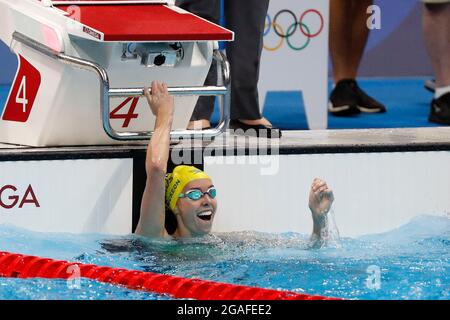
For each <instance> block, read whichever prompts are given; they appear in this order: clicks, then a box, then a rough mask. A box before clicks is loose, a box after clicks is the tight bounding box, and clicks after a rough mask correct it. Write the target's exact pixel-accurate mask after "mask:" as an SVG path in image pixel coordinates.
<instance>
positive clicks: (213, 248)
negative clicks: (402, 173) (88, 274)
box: [0, 216, 450, 300]
mask: <svg viewBox="0 0 450 320" xmlns="http://www.w3.org/2000/svg"><path fill="white" fill-rule="evenodd" d="M308 238H309V237H308V236H307V235H301V234H297V233H285V234H267V233H256V232H239V233H221V234H215V235H211V236H207V237H204V238H201V239H194V240H187V241H184V242H180V241H173V240H172V241H149V240H147V239H144V238H142V237H138V236H135V235H128V236H124V237H111V236H105V235H83V236H80V235H71V234H45V233H36V232H30V231H26V230H23V229H19V228H15V227H11V226H6V225H0V239H2V240H1V243H0V251H10V252H17V253H23V254H31V255H40V256H45V257H50V258H54V259H65V260H70V261H79V262H82V263H94V264H97V265H106V266H113V267H123V268H129V269H136V270H142V271H152V272H160V273H167V274H172V275H180V276H184V277H189V278H201V279H207V280H214V281H221V282H228V283H235V284H241V285H250V286H259V287H265V288H272V289H285V290H291V291H295V292H300V293H309V294H320V295H327V296H334V297H342V298H351V299H450V253H449V252H450V250H449V249H450V218H449V217H445V216H440V217H438V216H420V217H417V218H415V219H413V220H412V221H411V222H410V223H408V224H406V225H404V226H402V227H400V228H398V229H396V230H392V231H390V232H387V233H384V234H377V235H369V236H364V237H360V238H357V239H350V238H344V239H340V240H336V241H333V242H332V243H330V244H329V245H328V246H326V247H323V248H320V249H311V248H310V245H309V240H308ZM371 270H375V273H372V272H371ZM378 271H379V273H378ZM168 298H169V297H168V296H162V295H155V294H151V293H143V292H138V291H133V290H128V289H125V288H120V287H115V286H112V285H109V284H102V283H97V282H95V281H91V280H86V279H82V280H81V282H80V283H79V284H78V286H76V287H75V288H74V286H73V285H71V284H70V283H67V282H66V281H64V280H44V279H31V280H28V279H27V280H24V279H6V278H0V299H151V300H155V299H168Z"/></svg>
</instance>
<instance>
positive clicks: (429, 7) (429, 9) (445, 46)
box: [423, 2, 450, 87]
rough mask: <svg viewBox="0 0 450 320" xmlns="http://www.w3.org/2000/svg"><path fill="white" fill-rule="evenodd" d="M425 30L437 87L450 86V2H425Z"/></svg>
mask: <svg viewBox="0 0 450 320" xmlns="http://www.w3.org/2000/svg"><path fill="white" fill-rule="evenodd" d="M423 31H424V34H425V43H426V46H427V50H428V54H429V56H430V59H431V64H432V66H433V70H434V73H435V76H436V87H446V86H450V2H447V3H441V4H438V3H436V4H425V7H424V11H423Z"/></svg>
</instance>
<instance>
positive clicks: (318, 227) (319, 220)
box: [309, 178, 334, 240]
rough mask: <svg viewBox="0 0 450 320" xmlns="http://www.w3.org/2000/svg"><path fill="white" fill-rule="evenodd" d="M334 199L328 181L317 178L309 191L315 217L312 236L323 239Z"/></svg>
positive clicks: (313, 217) (310, 206)
mask: <svg viewBox="0 0 450 320" xmlns="http://www.w3.org/2000/svg"><path fill="white" fill-rule="evenodd" d="M333 201H334V195H333V190H331V189H330V188H329V187H328V185H327V183H326V182H325V181H323V180H321V179H319V178H315V179H314V180H313V182H312V184H311V191H310V192H309V208H310V209H311V214H312V219H313V224H314V226H313V232H312V238H314V239H315V240H317V239H322V238H323V237H324V236H325V235H324V231H325V230H326V228H327V214H328V211H330V208H331V204H332V203H333Z"/></svg>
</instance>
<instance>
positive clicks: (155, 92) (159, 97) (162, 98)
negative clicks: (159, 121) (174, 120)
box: [144, 81, 174, 117]
mask: <svg viewBox="0 0 450 320" xmlns="http://www.w3.org/2000/svg"><path fill="white" fill-rule="evenodd" d="M144 94H145V96H146V97H147V101H148V104H149V105H150V109H151V110H152V113H153V114H154V115H155V116H157V117H159V116H164V115H168V116H171V115H173V109H174V106H173V105H174V101H173V96H171V95H170V94H169V92H168V91H167V85H166V84H164V83H159V82H158V81H152V86H151V92H150V89H149V88H147V87H146V88H144Z"/></svg>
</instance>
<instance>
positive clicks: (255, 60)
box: [176, 0, 269, 120]
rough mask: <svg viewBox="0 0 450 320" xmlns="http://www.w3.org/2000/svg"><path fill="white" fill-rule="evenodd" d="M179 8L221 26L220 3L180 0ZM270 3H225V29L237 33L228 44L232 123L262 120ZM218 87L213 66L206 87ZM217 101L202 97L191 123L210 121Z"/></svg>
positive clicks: (253, 0) (227, 0) (255, 0)
mask: <svg viewBox="0 0 450 320" xmlns="http://www.w3.org/2000/svg"><path fill="white" fill-rule="evenodd" d="M176 5H177V6H179V7H181V8H183V9H185V10H187V11H189V12H192V13H194V14H196V15H198V16H200V17H202V18H205V19H207V20H209V21H211V22H214V23H217V24H218V23H219V20H220V9H221V8H220V0H177V1H176ZM268 7H269V0H224V16H225V27H226V28H228V29H230V30H232V31H234V32H235V40H234V41H233V42H230V43H227V46H226V52H227V57H228V60H229V61H230V65H231V119H245V120H256V119H260V118H261V112H260V110H259V98H258V79H259V65H260V58H261V52H262V48H263V33H264V23H265V20H266V14H267V9H268ZM216 84H217V66H216V64H215V63H213V65H212V66H211V69H210V70H209V73H208V76H207V78H206V81H205V85H216ZM213 108H214V97H200V98H199V100H198V103H197V105H196V107H195V110H194V113H193V114H192V117H191V120H200V119H209V118H210V117H211V114H212V112H213Z"/></svg>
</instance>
